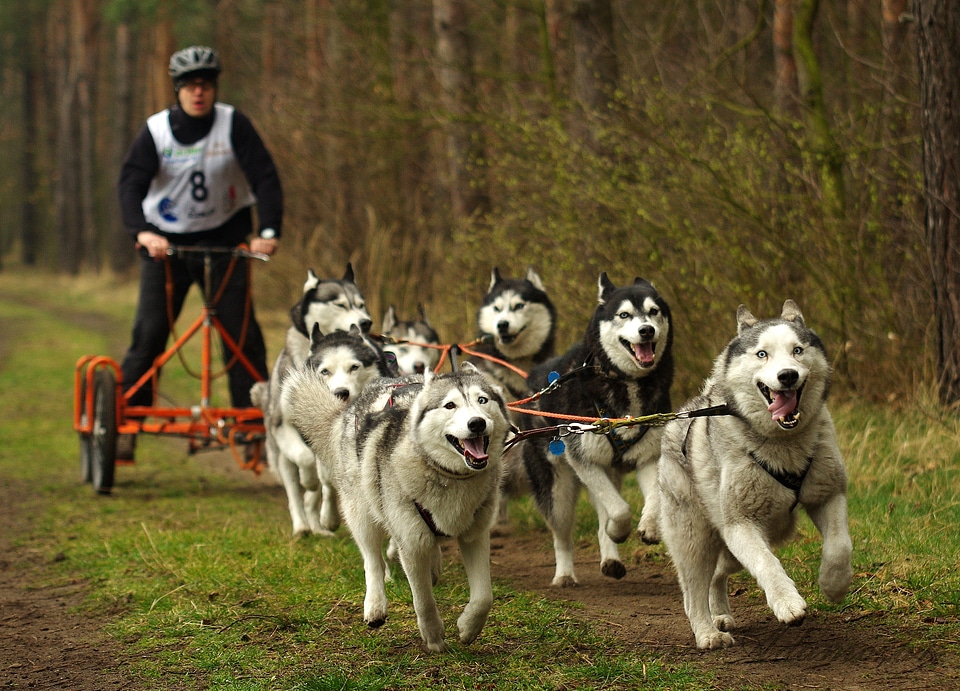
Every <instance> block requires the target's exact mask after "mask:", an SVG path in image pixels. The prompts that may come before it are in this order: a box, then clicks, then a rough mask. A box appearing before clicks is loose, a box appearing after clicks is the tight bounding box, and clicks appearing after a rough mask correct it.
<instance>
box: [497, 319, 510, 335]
mask: <svg viewBox="0 0 960 691" xmlns="http://www.w3.org/2000/svg"><path fill="white" fill-rule="evenodd" d="M497 332H498V333H502V334H508V333H510V322H507V321H502V322H497Z"/></svg>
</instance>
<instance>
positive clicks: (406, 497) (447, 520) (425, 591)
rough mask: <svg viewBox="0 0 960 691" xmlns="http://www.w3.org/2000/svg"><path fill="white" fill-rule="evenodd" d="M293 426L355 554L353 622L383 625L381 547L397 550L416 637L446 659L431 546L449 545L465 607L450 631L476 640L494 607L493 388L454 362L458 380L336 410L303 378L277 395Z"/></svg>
mask: <svg viewBox="0 0 960 691" xmlns="http://www.w3.org/2000/svg"><path fill="white" fill-rule="evenodd" d="M283 400H284V407H285V408H286V409H287V410H289V411H290V415H291V418H290V419H291V421H292V423H293V425H294V426H295V427H296V428H297V429H298V430H299V431H300V433H301V434H302V435H303V437H304V439H306V440H307V441H308V442H309V444H310V446H311V447H312V448H313V450H314V451H315V452H316V454H317V459H318V461H319V462H320V463H326V464H328V465H329V466H330V467H331V468H332V470H333V475H334V478H335V484H336V487H337V489H338V492H339V497H340V507H341V511H342V512H343V517H344V519H345V521H346V523H347V525H348V526H349V528H350V532H351V533H352V534H353V538H354V540H355V542H356V543H357V546H358V547H359V549H360V553H361V554H362V556H363V566H364V572H365V574H366V597H365V598H364V605H363V619H364V621H365V622H366V623H367V624H368V625H369V626H371V627H378V626H380V625H382V624H383V623H384V620H385V619H386V617H387V598H386V591H385V590H384V579H385V577H386V568H387V567H386V562H385V560H384V556H383V547H384V541H385V539H386V538H387V537H390V538H391V541H392V542H393V543H394V544H395V546H396V547H397V550H398V552H399V557H400V563H401V565H402V566H403V570H404V572H405V573H406V575H407V579H408V581H409V583H410V589H411V592H412V594H413V606H414V610H415V611H416V614H417V624H418V626H419V628H420V636H421V638H422V639H423V642H424V643H425V644H426V647H427V649H428V650H430V651H435V652H441V651H443V650H445V649H446V643H445V642H444V635H443V622H442V620H441V618H440V614H439V611H438V609H437V604H436V601H435V599H434V596H433V586H434V585H435V584H436V582H437V580H438V579H439V576H440V541H441V539H443V538H445V537H454V538H456V539H457V541H458V543H459V546H460V552H461V554H462V557H463V563H464V567H465V569H466V573H467V580H468V582H469V585H470V600H469V602H468V604H467V606H466V608H465V609H464V611H463V613H462V614H461V616H460V618H459V620H458V622H457V626H458V629H459V634H460V641H461V642H462V643H470V642H472V641H473V640H475V639H476V638H477V636H478V635H479V634H480V631H481V629H482V628H483V626H484V624H485V622H486V620H487V615H488V614H489V611H490V607H491V605H492V601H493V595H492V592H491V584H490V527H491V525H492V524H493V522H494V519H495V517H496V513H497V502H498V497H499V491H498V488H499V484H500V472H501V457H502V454H503V447H504V442H505V440H506V436H507V433H508V429H509V423H508V422H507V418H506V408H505V404H504V399H503V396H502V394H501V392H500V391H499V389H498V388H497V387H495V386H493V385H491V384H490V382H489V381H488V380H487V379H486V378H485V377H483V376H482V375H480V373H479V372H477V370H476V369H475V368H474V367H472V366H471V365H469V364H468V363H465V364H464V365H463V366H462V367H461V369H460V371H459V372H457V373H453V374H442V375H434V374H433V373H431V372H430V371H429V370H427V373H426V374H425V375H424V376H422V377H420V376H410V377H404V378H399V379H398V378H384V379H378V380H375V381H374V382H372V383H370V384H369V385H367V387H366V388H365V389H364V390H363V392H362V393H361V394H360V396H359V397H358V398H356V399H355V400H354V402H353V403H351V404H350V405H349V406H348V407H347V408H346V409H345V410H344V408H343V407H342V406H341V405H340V402H339V401H338V400H337V399H336V397H335V396H333V394H332V393H331V392H330V390H329V389H328V388H327V387H326V386H324V385H323V382H322V381H321V380H320V378H319V377H318V376H317V375H316V373H315V372H314V371H312V370H310V369H306V368H304V369H301V370H298V371H297V372H295V373H293V374H291V376H290V377H289V379H288V381H287V383H286V384H285V385H284V389H283Z"/></svg>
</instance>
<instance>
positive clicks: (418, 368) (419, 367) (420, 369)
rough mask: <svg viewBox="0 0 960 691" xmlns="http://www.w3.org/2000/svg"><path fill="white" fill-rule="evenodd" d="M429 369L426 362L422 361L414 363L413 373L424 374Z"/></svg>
mask: <svg viewBox="0 0 960 691" xmlns="http://www.w3.org/2000/svg"><path fill="white" fill-rule="evenodd" d="M426 369H427V366H426V364H424V363H422V362H415V363H413V373H414V374H423V373H424V372H425V371H426Z"/></svg>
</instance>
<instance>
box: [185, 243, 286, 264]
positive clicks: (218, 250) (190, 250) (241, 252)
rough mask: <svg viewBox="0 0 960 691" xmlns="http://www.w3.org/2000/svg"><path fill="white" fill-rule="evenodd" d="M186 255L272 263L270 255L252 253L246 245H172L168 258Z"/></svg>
mask: <svg viewBox="0 0 960 691" xmlns="http://www.w3.org/2000/svg"><path fill="white" fill-rule="evenodd" d="M184 254H229V255H231V256H234V257H245V258H247V259H259V260H260V261H262V262H267V261H270V255H269V254H263V253H262V252H251V251H250V250H249V249H248V248H247V246H246V245H239V246H237V247H206V246H201V245H196V246H194V245H170V247H169V248H168V249H167V256H168V257H174V256H182V255H184Z"/></svg>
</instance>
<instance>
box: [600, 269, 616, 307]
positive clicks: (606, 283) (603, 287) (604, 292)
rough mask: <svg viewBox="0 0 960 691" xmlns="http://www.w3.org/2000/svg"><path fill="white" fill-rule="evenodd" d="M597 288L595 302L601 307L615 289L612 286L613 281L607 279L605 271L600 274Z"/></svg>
mask: <svg viewBox="0 0 960 691" xmlns="http://www.w3.org/2000/svg"><path fill="white" fill-rule="evenodd" d="M597 287H598V288H599V292H598V295H597V302H599V303H600V304H601V305H602V304H603V303H605V302H606V301H607V296H609V295H610V293H612V292H613V291H615V290H616V289H617V286H615V285H613V281H611V280H610V279H609V278H608V277H607V272H606V271H603V272H601V273H600V278H599V280H598V281H597Z"/></svg>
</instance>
